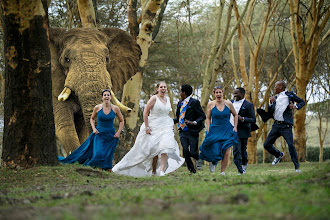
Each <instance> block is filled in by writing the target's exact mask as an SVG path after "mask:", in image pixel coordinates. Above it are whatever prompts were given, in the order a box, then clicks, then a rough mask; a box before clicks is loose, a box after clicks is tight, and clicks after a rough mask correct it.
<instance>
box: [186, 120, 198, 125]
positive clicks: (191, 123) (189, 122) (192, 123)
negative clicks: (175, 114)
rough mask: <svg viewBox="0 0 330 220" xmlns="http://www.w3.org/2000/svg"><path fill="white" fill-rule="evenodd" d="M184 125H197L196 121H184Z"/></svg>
mask: <svg viewBox="0 0 330 220" xmlns="http://www.w3.org/2000/svg"><path fill="white" fill-rule="evenodd" d="M184 123H186V125H196V123H195V122H194V121H189V120H187V119H185V120H184Z"/></svg>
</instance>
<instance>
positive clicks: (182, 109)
mask: <svg viewBox="0 0 330 220" xmlns="http://www.w3.org/2000/svg"><path fill="white" fill-rule="evenodd" d="M187 104H188V102H181V107H180V116H179V125H178V129H180V128H181V130H182V131H186V130H188V127H187V125H186V123H184V116H185V114H186V110H187Z"/></svg>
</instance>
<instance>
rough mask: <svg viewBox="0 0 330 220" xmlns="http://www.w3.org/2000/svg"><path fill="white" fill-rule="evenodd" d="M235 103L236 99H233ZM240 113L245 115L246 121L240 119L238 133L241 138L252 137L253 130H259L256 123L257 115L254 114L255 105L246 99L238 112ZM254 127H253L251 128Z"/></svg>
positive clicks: (242, 115)
mask: <svg viewBox="0 0 330 220" xmlns="http://www.w3.org/2000/svg"><path fill="white" fill-rule="evenodd" d="M231 102H232V103H234V100H233V99H232V100H231ZM237 114H238V115H240V116H241V117H244V122H242V121H240V120H238V124H237V134H238V137H240V138H249V137H251V130H252V131H254V130H257V129H258V128H259V127H258V126H257V125H256V124H255V123H256V117H255V114H254V107H253V104H252V103H251V102H248V101H246V100H244V102H243V104H242V106H241V108H240V110H239V111H238V112H237ZM251 127H253V129H251Z"/></svg>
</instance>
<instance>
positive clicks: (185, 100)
mask: <svg viewBox="0 0 330 220" xmlns="http://www.w3.org/2000/svg"><path fill="white" fill-rule="evenodd" d="M191 96H192V95H190V96H188V97H187V98H185V99H184V100H183V101H182V103H183V104H186V103H187V102H189V100H190V98H191Z"/></svg>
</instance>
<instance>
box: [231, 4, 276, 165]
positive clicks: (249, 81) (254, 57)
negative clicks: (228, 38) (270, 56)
mask: <svg viewBox="0 0 330 220" xmlns="http://www.w3.org/2000/svg"><path fill="white" fill-rule="evenodd" d="M279 3H280V1H279V0H278V1H269V2H268V4H266V5H265V6H266V8H265V10H262V11H263V19H262V20H260V21H261V22H260V23H261V25H260V26H259V30H258V31H257V34H256V35H255V32H253V31H252V29H253V27H252V20H253V14H254V13H253V12H254V11H256V10H257V9H256V4H257V2H256V1H255V0H252V1H251V2H250V4H249V6H248V10H247V15H246V19H245V22H244V23H243V22H242V24H239V27H238V29H237V31H238V47H239V64H240V65H239V67H240V72H241V76H242V81H243V85H244V88H245V90H246V96H245V98H246V99H247V100H248V101H250V102H252V103H253V104H254V105H255V106H258V104H259V97H258V93H259V92H260V87H259V84H260V82H259V79H260V72H261V69H262V67H263V64H264V62H263V61H264V59H265V56H266V51H267V48H268V46H269V41H270V37H271V33H272V31H274V27H275V24H276V19H274V17H273V14H274V12H275V11H276V9H277V7H278V5H279ZM260 7H261V8H262V9H263V8H264V6H263V5H262V4H259V8H260ZM234 11H235V14H236V19H237V20H238V19H239V18H240V15H239V12H238V9H237V6H236V4H234ZM257 19H259V17H258V18H257ZM271 21H274V24H273V26H272V27H273V28H272V29H271V31H268V29H269V24H270V22H271ZM242 29H243V30H244V31H243V30H242ZM244 37H245V39H246V41H247V42H248V46H249V54H250V56H249V62H250V63H249V68H248V71H247V68H246V66H245V63H246V56H245V50H244ZM264 41H266V46H265V47H264V48H263V49H264V52H263V53H262V45H263V44H264ZM261 55H262V57H261V58H260V56H261ZM271 87H272V84H269V85H268V88H267V90H268V91H269V90H270V88H271ZM266 94H268V93H267V92H266ZM259 131H260V133H261V132H262V129H260V130H259ZM257 137H258V135H257V134H256V132H252V133H251V138H249V141H248V145H247V151H248V155H249V163H256V162H257V140H258V139H257ZM259 137H260V136H259Z"/></svg>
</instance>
